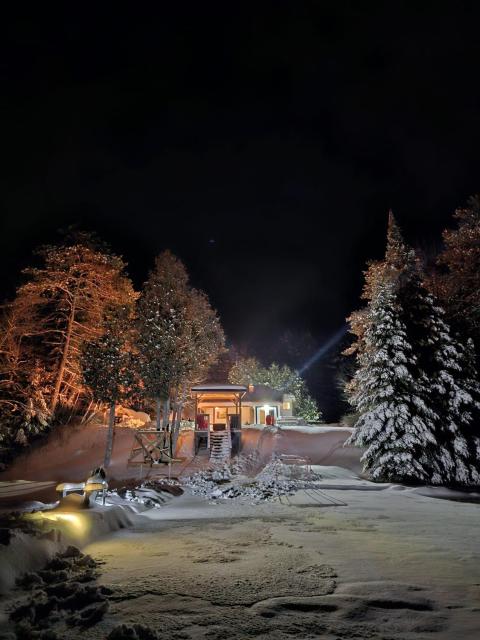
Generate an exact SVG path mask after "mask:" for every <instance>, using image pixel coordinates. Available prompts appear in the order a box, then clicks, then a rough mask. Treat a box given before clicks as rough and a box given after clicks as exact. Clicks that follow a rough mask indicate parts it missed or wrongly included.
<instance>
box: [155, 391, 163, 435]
mask: <svg viewBox="0 0 480 640" xmlns="http://www.w3.org/2000/svg"><path fill="white" fill-rule="evenodd" d="M161 406H162V403H161V400H160V396H157V397H156V398H155V407H156V418H155V424H156V427H157V431H160V427H161V426H162V425H161V423H160V413H161Z"/></svg>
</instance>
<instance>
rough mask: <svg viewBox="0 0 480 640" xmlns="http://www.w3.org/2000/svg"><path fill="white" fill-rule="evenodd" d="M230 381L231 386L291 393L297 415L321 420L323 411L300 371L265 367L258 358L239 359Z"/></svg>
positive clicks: (274, 363)
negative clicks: (262, 387)
mask: <svg viewBox="0 0 480 640" xmlns="http://www.w3.org/2000/svg"><path fill="white" fill-rule="evenodd" d="M228 380H229V382H230V383H231V384H243V385H245V386H248V385H249V384H259V385H266V386H267V387H271V388H272V389H276V390H278V391H283V392H284V393H290V394H292V395H293V397H294V408H295V414H296V415H297V416H298V417H299V418H303V419H304V420H307V421H309V422H317V421H319V420H321V416H322V414H321V411H320V409H319V407H318V405H317V403H316V401H315V400H314V398H312V396H311V395H310V393H309V392H308V388H307V385H306V383H305V380H303V378H302V377H301V375H300V374H299V373H298V371H295V370H293V369H291V368H290V367H288V366H287V365H282V366H281V365H278V364H277V363H276V362H273V363H272V364H271V365H270V366H269V367H263V366H262V365H261V364H260V362H259V361H258V360H257V359H256V358H239V359H238V360H237V362H236V363H235V364H234V365H233V367H232V369H231V370H230V373H229V376H228Z"/></svg>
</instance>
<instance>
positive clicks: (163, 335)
mask: <svg viewBox="0 0 480 640" xmlns="http://www.w3.org/2000/svg"><path fill="white" fill-rule="evenodd" d="M188 293H189V292H188V275H187V271H186V269H185V266H184V265H183V263H182V262H181V261H180V260H178V258H176V257H175V256H174V255H173V254H172V253H170V252H169V251H165V252H163V253H162V254H160V255H159V256H157V258H156V260H155V266H154V268H153V270H152V271H151V272H150V274H149V276H148V279H147V281H146V283H145V284H144V286H143V290H142V293H141V296H140V299H139V301H138V311H137V327H138V349H139V355H140V360H139V364H140V376H141V378H142V381H143V385H144V388H145V394H146V396H147V397H150V398H154V399H155V404H156V423H157V429H160V426H161V405H162V402H163V404H164V408H163V422H164V425H166V423H167V421H168V416H169V413H170V393H171V391H172V389H173V388H174V387H175V386H176V385H178V383H179V381H180V379H181V377H182V373H183V372H182V364H183V362H182V359H181V354H182V351H183V348H184V346H185V344H186V342H187V339H186V334H187V324H188V320H187V308H188V304H189V297H188Z"/></svg>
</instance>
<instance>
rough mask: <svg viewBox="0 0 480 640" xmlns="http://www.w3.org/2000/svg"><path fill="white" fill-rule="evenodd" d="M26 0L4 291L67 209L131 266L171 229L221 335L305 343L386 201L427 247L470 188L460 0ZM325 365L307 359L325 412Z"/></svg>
mask: <svg viewBox="0 0 480 640" xmlns="http://www.w3.org/2000/svg"><path fill="white" fill-rule="evenodd" d="M32 6H35V7H36V9H35V10H34V9H32V7H30V8H28V11H27V9H26V8H25V7H23V6H22V10H23V13H24V15H20V13H19V14H18V15H12V14H10V15H9V16H6V15H4V16H3V20H2V23H3V25H2V35H1V42H2V44H1V47H2V55H1V58H0V76H1V85H0V86H1V92H2V96H1V100H0V109H1V124H0V127H1V152H2V153H1V155H2V171H1V174H0V175H1V177H0V179H1V185H0V199H1V212H2V219H1V229H0V231H1V237H0V273H1V274H2V277H1V280H0V289H1V293H2V297H6V296H10V295H11V294H12V292H13V291H14V289H15V286H17V285H18V283H19V271H20V269H21V268H22V267H23V266H25V265H26V264H29V263H30V262H31V260H32V258H31V253H32V250H33V249H34V247H36V246H37V245H38V244H41V243H43V242H46V241H49V242H50V241H53V240H56V239H57V238H58V235H56V230H57V229H59V228H62V227H66V226H67V225H69V224H72V223H77V224H79V225H80V226H81V227H82V228H87V229H93V230H95V231H96V232H98V233H99V234H100V235H101V236H102V237H103V238H104V239H105V240H107V241H108V242H109V243H110V244H111V245H112V247H113V248H114V250H116V251H117V252H119V253H121V254H122V255H123V256H124V257H125V259H126V260H127V262H128V263H129V273H130V274H131V276H132V277H133V279H134V281H135V284H136V285H137V286H140V284H141V283H142V281H143V280H144V279H145V277H146V274H147V271H148V269H149V268H150V266H151V264H152V261H153V258H154V256H155V254H157V253H159V252H160V251H161V250H163V249H165V248H167V247H168V248H170V249H172V250H173V251H174V252H175V253H176V254H178V255H179V257H181V258H182V260H183V261H184V262H185V263H186V265H187V268H188V269H189V271H190V273H191V277H192V281H193V283H194V284H195V285H196V286H199V287H201V288H203V289H204V290H205V291H206V292H207V293H208V294H209V295H210V298H211V300H212V303H213V305H214V306H215V307H216V308H217V309H218V311H219V313H220V315H221V318H222V322H223V324H224V327H225V330H226V332H227V335H228V337H229V339H230V340H231V341H232V342H234V343H235V344H237V345H239V346H241V347H242V348H245V349H250V350H251V351H252V352H254V353H255V352H257V353H258V354H259V355H261V356H262V357H264V358H266V359H268V358H269V357H272V354H274V355H275V357H281V353H279V352H281V345H282V341H281V336H282V334H283V333H284V332H285V331H286V330H289V331H290V332H291V333H292V334H293V335H297V336H298V340H299V342H302V340H303V343H305V344H306V345H308V346H307V347H305V351H306V355H307V352H308V351H309V349H310V345H311V348H312V349H314V348H315V346H318V345H321V344H322V343H323V342H324V341H325V340H327V339H328V338H329V337H330V336H331V335H332V334H334V333H335V332H337V331H338V330H339V329H340V328H341V327H342V325H343V322H344V318H345V316H346V315H348V313H349V312H350V311H351V310H352V309H354V308H356V307H358V305H359V297H358V296H359V292H360V290H361V284H362V276H361V271H362V269H363V268H364V266H365V263H366V261H367V260H368V259H370V258H377V257H380V256H381V254H382V251H383V249H384V238H385V230H386V220H387V211H388V209H389V208H390V207H392V208H393V210H394V213H395V214H396V216H397V219H398V221H399V223H400V225H401V226H402V228H403V229H404V232H405V235H406V237H407V239H408V240H409V241H410V242H411V243H412V244H413V245H415V246H416V247H418V248H420V249H421V250H422V251H423V252H424V253H425V254H426V255H427V256H432V255H433V254H434V253H435V251H436V250H438V248H439V246H440V241H441V230H442V228H444V227H445V226H447V225H449V224H452V223H451V214H452V213H453V210H454V209H455V207H457V206H460V205H463V204H464V203H465V201H466V199H467V197H468V196H469V195H471V194H474V193H476V192H478V191H480V175H479V171H478V169H479V157H480V156H479V152H480V83H479V69H480V64H479V63H480V38H479V35H478V25H479V23H480V3H477V2H460V1H452V2H426V1H422V2H418V1H417V2H353V1H352V2H341V1H339V0H335V1H332V2H301V1H299V0H295V1H291V2H280V1H279V0H277V1H275V2H271V3H267V2H257V3H254V4H253V3H252V4H251V5H248V4H245V3H234V2H222V3H211V2H195V3H185V2H178V3H166V2H157V3H137V4H131V3H129V11H128V12H126V11H125V10H124V8H122V7H121V5H120V4H118V3H96V4H95V5H93V4H92V5H91V6H89V4H88V3H86V4H83V3H80V4H79V3H65V4H64V6H63V8H61V7H60V8H59V7H55V12H53V10H52V9H50V10H49V9H48V5H46V4H45V3H36V4H35V5H32ZM303 343H302V344H303ZM279 345H280V346H279ZM332 377H333V370H332V369H331V368H330V367H329V365H328V363H327V360H325V361H323V362H322V363H320V365H317V366H316V367H314V368H313V370H312V371H311V372H310V382H311V384H312V387H313V388H314V390H315V393H316V394H317V395H318V397H319V399H320V402H321V403H322V400H323V404H324V405H325V406H326V407H327V413H328V410H329V409H328V407H329V406H330V405H331V404H332V401H331V398H330V395H331V390H329V384H330V386H331V379H332ZM329 394H330V395H329ZM322 396H324V397H322ZM327 396H328V397H327Z"/></svg>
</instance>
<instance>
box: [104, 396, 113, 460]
mask: <svg viewBox="0 0 480 640" xmlns="http://www.w3.org/2000/svg"><path fill="white" fill-rule="evenodd" d="M114 426H115V402H112V403H111V404H110V413H109V416H108V431H107V446H106V447H105V458H104V460H103V466H104V468H105V469H107V468H108V466H109V464H110V460H111V458H112V450H113V429H114Z"/></svg>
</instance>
